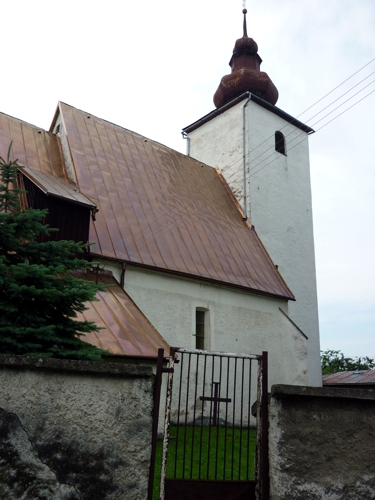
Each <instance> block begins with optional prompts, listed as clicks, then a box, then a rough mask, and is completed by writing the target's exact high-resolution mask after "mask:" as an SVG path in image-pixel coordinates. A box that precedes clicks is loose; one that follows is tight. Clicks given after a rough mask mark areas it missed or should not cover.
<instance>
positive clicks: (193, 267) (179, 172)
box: [59, 103, 294, 299]
mask: <svg viewBox="0 0 375 500" xmlns="http://www.w3.org/2000/svg"><path fill="white" fill-rule="evenodd" d="M59 106H60V113H61V114H62V117H63V123H64V126H65V132H66V135H67V138H68V143H69V147H70V151H71V155H72V160H73V164H74V168H75V171H76V177H77V183H78V187H79V190H80V192H81V193H82V194H83V195H84V196H87V197H88V198H89V199H90V200H92V201H93V202H94V203H96V205H97V206H98V208H99V213H98V215H97V218H96V222H92V223H91V229H90V241H93V242H94V243H95V245H94V246H93V247H92V251H93V252H94V253H97V254H100V255H103V256H105V257H107V258H114V259H118V260H122V261H127V262H131V263H133V264H138V265H141V266H147V267H151V268H154V269H156V270H161V271H166V272H172V273H178V274H180V275H181V274H182V275H186V276H190V277H196V278H199V279H203V280H210V281H211V282H216V283H220V284H225V285H229V286H234V287H240V288H243V289H247V290H248V291H250V290H251V291H253V292H256V293H261V294H267V295H272V296H274V297H281V298H284V299H294V297H293V294H292V293H291V291H290V290H289V288H288V287H287V286H286V284H285V282H284V281H283V279H282V277H281V275H280V274H279V273H278V271H277V269H276V267H275V266H274V264H273V262H272V261H271V259H270V257H269V255H268V254H267V252H266V250H265V249H264V247H263V245H262V243H261V241H260V239H259V238H258V236H257V234H256V232H255V230H254V229H253V228H252V227H251V226H250V224H249V223H248V222H246V221H243V218H242V214H241V212H240V210H239V209H238V206H237V204H236V202H235V201H234V197H233V195H231V192H230V190H229V188H228V186H227V185H226V183H225V181H224V179H223V178H222V177H221V176H220V175H218V172H217V171H216V170H215V169H213V168H211V167H208V166H207V165H204V164H202V163H201V162H198V161H196V160H194V159H193V158H191V157H188V156H185V155H183V154H181V153H178V152H177V151H174V150H172V149H170V148H168V147H166V146H163V145H162V144H159V143H157V142H154V141H151V140H149V139H147V138H145V137H143V136H141V135H139V134H136V133H134V132H131V131H129V130H126V129H124V128H121V127H119V126H117V125H114V124H112V123H109V122H107V121H105V120H103V119H100V118H97V117H95V116H93V115H90V114H88V113H86V112H83V111H80V110H78V109H76V108H73V107H71V106H68V105H67V104H64V103H60V105H59Z"/></svg>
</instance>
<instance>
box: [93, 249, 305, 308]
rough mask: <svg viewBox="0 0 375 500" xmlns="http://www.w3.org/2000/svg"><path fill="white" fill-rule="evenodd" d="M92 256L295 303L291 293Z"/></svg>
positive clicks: (101, 255) (95, 254) (97, 255)
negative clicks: (269, 290) (274, 291)
mask: <svg viewBox="0 0 375 500" xmlns="http://www.w3.org/2000/svg"><path fill="white" fill-rule="evenodd" d="M91 256H92V257H94V258H95V257H98V258H102V259H108V260H111V261H115V262H118V263H125V264H129V265H131V266H134V267H139V268H142V269H149V270H150V271H155V272H158V273H164V274H171V275H174V276H181V277H184V278H187V279H192V280H194V281H195V280H198V281H203V282H205V283H206V282H208V283H210V284H213V285H216V286H224V287H226V288H234V289H236V290H240V291H243V292H247V293H252V294H254V295H261V296H263V297H264V296H265V297H270V298H273V299H278V300H291V301H295V300H296V299H295V297H294V295H293V294H292V292H290V293H291V295H279V294H276V293H271V292H266V291H264V290H257V289H255V288H251V287H248V286H245V285H237V284H235V283H229V282H227V281H221V280H215V279H212V278H206V277H205V276H199V275H195V274H189V273H184V272H182V271H176V270H174V269H164V268H159V267H156V266H151V265H147V264H143V263H139V262H133V261H129V260H122V259H117V258H114V257H107V256H105V255H103V254H98V253H95V252H91Z"/></svg>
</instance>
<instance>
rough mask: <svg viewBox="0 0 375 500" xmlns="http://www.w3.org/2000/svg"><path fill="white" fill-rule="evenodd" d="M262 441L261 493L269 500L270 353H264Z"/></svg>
mask: <svg viewBox="0 0 375 500" xmlns="http://www.w3.org/2000/svg"><path fill="white" fill-rule="evenodd" d="M261 419H262V441H261V450H260V454H261V457H260V461H261V477H260V491H261V499H262V500H269V462H268V352H267V351H263V352H262V401H261Z"/></svg>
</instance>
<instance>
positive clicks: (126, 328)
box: [73, 271, 169, 358]
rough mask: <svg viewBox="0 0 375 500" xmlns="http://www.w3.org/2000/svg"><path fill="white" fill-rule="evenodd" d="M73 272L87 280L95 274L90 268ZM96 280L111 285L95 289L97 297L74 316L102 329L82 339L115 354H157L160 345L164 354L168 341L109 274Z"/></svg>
mask: <svg viewBox="0 0 375 500" xmlns="http://www.w3.org/2000/svg"><path fill="white" fill-rule="evenodd" d="M73 274H74V276H76V277H77V278H81V279H88V280H90V281H95V278H96V274H95V273H92V272H89V271H88V272H79V271H77V272H75V273H73ZM99 282H100V283H102V284H104V285H110V286H109V287H108V288H107V289H106V290H105V291H104V292H98V293H97V299H98V300H97V301H94V302H89V303H87V304H86V306H88V309H87V310H86V311H84V312H82V313H78V314H77V316H78V319H79V320H80V321H82V320H87V321H92V322H94V323H95V324H96V325H97V326H99V327H100V328H102V330H100V331H99V332H97V333H90V334H86V335H85V336H84V337H82V339H83V340H85V341H86V342H89V343H90V344H93V345H95V346H97V347H99V348H101V349H105V350H108V351H109V352H110V353H111V354H113V355H114V356H126V357H137V358H156V357H157V352H158V349H159V348H163V349H164V351H165V354H166V356H167V355H168V353H169V345H168V344H167V342H166V341H165V340H164V339H163V337H162V336H161V335H160V334H159V332H158V331H157V330H156V329H155V328H154V327H153V326H152V324H151V323H150V322H149V321H148V319H147V318H146V317H145V316H144V314H143V313H142V312H141V310H140V309H138V307H137V306H136V305H135V303H134V302H133V301H132V299H131V298H130V297H129V295H128V294H127V293H126V292H125V291H124V290H123V289H122V288H121V287H120V285H119V284H118V283H117V281H116V280H115V279H114V278H113V277H112V275H111V274H110V273H105V274H104V275H99Z"/></svg>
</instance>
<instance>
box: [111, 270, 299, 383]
mask: <svg viewBox="0 0 375 500" xmlns="http://www.w3.org/2000/svg"><path fill="white" fill-rule="evenodd" d="M103 262H104V261H103ZM105 266H106V269H107V270H111V271H112V272H113V274H114V276H115V277H116V279H118V280H119V277H120V266H118V267H116V264H114V263H109V264H107V263H106V264H105ZM124 288H125V290H126V292H127V293H128V294H129V295H130V296H131V298H132V299H133V300H134V301H135V302H136V304H137V305H138V307H139V308H140V309H141V310H142V311H143V313H144V314H145V315H146V316H147V318H148V319H149V321H151V323H152V324H153V325H154V326H155V328H156V329H157V330H158V331H159V332H160V334H161V335H163V337H164V338H165V339H166V341H167V342H168V343H169V344H170V345H171V346H175V347H187V348H195V337H194V334H195V311H196V308H205V309H207V310H208V311H209V330H210V333H209V342H208V344H207V346H206V348H207V349H211V350H218V351H227V352H241V353H247V354H261V353H262V351H268V352H269V364H270V374H269V383H270V386H271V385H272V384H276V383H278V384H296V385H304V384H306V383H307V361H306V352H307V347H306V340H305V338H304V337H303V335H302V334H301V333H300V332H299V331H298V330H297V328H296V327H295V326H294V325H293V324H292V323H291V322H290V321H289V320H288V319H287V318H286V317H285V316H284V314H283V313H282V312H280V310H279V308H281V309H282V310H283V311H284V312H286V313H287V314H288V304H287V302H286V301H283V300H277V299H271V298H268V297H264V296H260V295H254V294H250V293H244V292H242V291H237V290H235V289H231V288H226V287H221V286H216V285H210V284H206V283H203V282H199V281H196V280H189V279H184V278H181V277H178V276H173V275H167V274H163V273H159V272H154V271H151V270H146V269H142V268H137V267H134V266H130V265H128V266H127V268H126V273H125V287H124Z"/></svg>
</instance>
